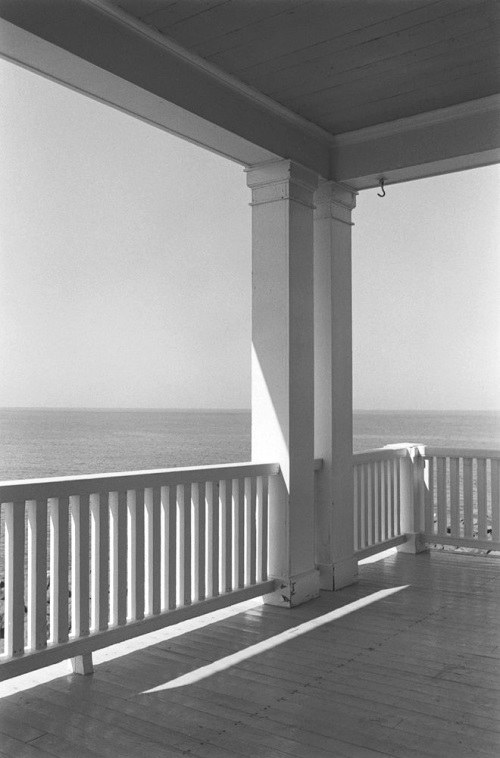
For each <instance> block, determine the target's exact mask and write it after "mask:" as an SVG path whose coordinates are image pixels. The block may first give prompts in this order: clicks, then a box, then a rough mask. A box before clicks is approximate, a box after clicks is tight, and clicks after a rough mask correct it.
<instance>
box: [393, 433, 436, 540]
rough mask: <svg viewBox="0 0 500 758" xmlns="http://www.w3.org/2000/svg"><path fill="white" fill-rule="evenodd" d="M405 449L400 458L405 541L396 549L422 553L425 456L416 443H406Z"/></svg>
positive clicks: (402, 522)
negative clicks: (405, 454)
mask: <svg viewBox="0 0 500 758" xmlns="http://www.w3.org/2000/svg"><path fill="white" fill-rule="evenodd" d="M388 447H391V446H390V445H389V446H388ZM407 450H408V455H407V456H405V457H404V458H400V482H401V485H400V486H401V531H402V532H403V533H404V535H405V542H403V544H402V545H399V546H398V551H399V552H401V553H422V552H423V551H424V550H426V549H427V543H426V539H425V526H424V509H425V488H426V483H425V458H424V457H423V456H422V455H421V453H420V450H419V448H418V446H417V445H408V446H407Z"/></svg>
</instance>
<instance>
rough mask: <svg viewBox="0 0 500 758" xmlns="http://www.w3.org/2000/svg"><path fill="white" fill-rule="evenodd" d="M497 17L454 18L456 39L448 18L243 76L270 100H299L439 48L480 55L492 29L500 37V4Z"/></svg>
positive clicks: (430, 53)
mask: <svg viewBox="0 0 500 758" xmlns="http://www.w3.org/2000/svg"><path fill="white" fill-rule="evenodd" d="M495 15H496V17H494V16H493V14H491V16H485V15H484V14H477V13H473V14H472V13H467V14H460V15H459V16H458V14H457V15H455V16H454V25H453V35H452V36H450V26H449V23H448V22H445V20H441V21H440V23H432V24H420V25H418V26H416V27H414V26H412V27H409V28H407V29H404V30H399V31H397V32H393V33H392V34H387V35H385V36H375V37H374V38H373V39H370V40H366V41H365V42H363V43H361V42H359V39H358V40H357V41H356V42H355V43H354V42H353V44H352V46H351V47H349V48H346V49H344V50H342V51H339V52H336V53H333V52H330V53H329V54H327V55H325V56H324V57H321V58H316V59H315V60H314V61H310V62H309V63H304V64H302V65H300V66H294V67H293V68H289V69H285V70H281V71H279V72H277V73H275V74H273V73H270V74H268V75H266V76H264V75H261V76H259V77H258V78H255V77H248V76H244V77H243V78H244V79H245V80H246V81H249V82H250V83H251V84H252V86H255V87H257V88H260V89H262V91H265V92H266V94H268V95H269V96H270V97H278V98H280V99H283V98H286V97H288V96H294V97H296V98H299V97H301V96H302V95H303V94H309V93H311V92H314V91H315V90H316V91H317V90H319V89H320V88H323V89H326V86H327V85H328V84H329V83H331V84H332V86H333V85H334V84H335V83H336V80H337V78H339V77H345V80H346V81H347V80H348V77H349V74H350V73H351V72H353V74H354V75H355V74H356V73H357V72H360V73H361V74H363V73H364V69H366V68H367V67H371V68H373V70H374V71H375V70H377V71H379V72H382V71H385V70H388V69H390V68H391V66H394V67H400V66H401V67H404V66H406V65H407V64H408V63H410V64H411V63H412V62H413V61H418V60H419V59H424V58H431V57H433V56H435V55H436V50H437V52H438V53H439V54H442V55H445V54H446V53H447V52H448V51H451V52H453V51H455V50H456V49H457V48H459V47H461V46H463V47H464V48H466V47H467V45H468V44H473V45H476V47H477V50H476V52H477V53H478V54H480V52H481V45H480V42H481V37H482V35H484V34H485V33H488V32H492V31H493V32H494V34H496V35H497V38H498V37H499V36H500V30H499V23H498V22H499V19H500V6H499V7H498V10H497V13H496V14H495ZM446 18H448V17H446ZM471 40H472V42H471ZM478 43H479V44H478ZM499 55H500V52H499ZM386 64H388V66H387V68H385V66H386ZM403 73H404V72H403Z"/></svg>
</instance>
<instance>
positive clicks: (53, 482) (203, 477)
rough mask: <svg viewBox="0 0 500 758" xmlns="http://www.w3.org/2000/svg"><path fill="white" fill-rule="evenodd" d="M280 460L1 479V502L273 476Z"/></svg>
mask: <svg viewBox="0 0 500 758" xmlns="http://www.w3.org/2000/svg"><path fill="white" fill-rule="evenodd" d="M279 471H280V466H279V463H227V464H220V465H213V466H196V467H189V468H169V469H153V470H146V471H126V472H119V473H110V474H89V475H86V476H64V477H57V478H46V479H45V478H44V479H23V480H19V481H17V480H12V481H6V482H0V502H1V503H10V502H18V501H24V500H37V499H45V498H51V497H70V496H71V495H95V494H98V493H100V492H124V491H126V490H133V489H141V488H147V487H163V486H169V485H170V486H174V485H177V484H187V483H196V482H218V481H220V480H223V479H240V478H244V477H251V476H274V475H275V474H278V473H279Z"/></svg>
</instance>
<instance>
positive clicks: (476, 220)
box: [0, 61, 500, 410]
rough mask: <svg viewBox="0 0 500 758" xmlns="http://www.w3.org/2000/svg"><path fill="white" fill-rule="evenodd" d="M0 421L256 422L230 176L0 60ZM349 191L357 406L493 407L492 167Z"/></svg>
mask: <svg viewBox="0 0 500 758" xmlns="http://www.w3.org/2000/svg"><path fill="white" fill-rule="evenodd" d="M0 84H1V87H2V93H3V94H2V98H3V106H2V110H1V114H0V204H1V207H2V213H1V214H0V362H1V370H0V406H3V407H19V406H23V407H111V408H123V407H137V408H201V407H203V408H248V407H249V406H250V354H251V351H250V346H251V323H250V319H251V216H250V213H251V210H250V207H249V202H250V195H249V190H248V189H247V187H246V181H245V174H244V172H243V169H242V167H241V166H239V165H238V164H235V163H232V162H230V161H227V160H226V159H223V158H221V157H220V156H217V155H214V154H211V153H209V152H207V151H205V150H202V149H201V148H198V147H196V146H194V145H191V144H189V143H187V142H185V141H182V140H179V139H178V138H176V137H173V136H171V135H169V134H167V133H165V132H163V131H161V130H159V129H155V128H153V127H151V126H149V125H147V124H144V123H142V122H141V121H139V120H137V119H134V118H131V117H130V116H127V115H125V114H123V113H120V112H119V111H117V110H114V109H111V108H109V107H107V106H104V105H102V104H100V103H97V102H95V101H93V100H91V99H89V98H86V97H84V96H82V95H80V94H78V93H75V92H73V91H71V90H69V89H66V88H64V87H61V86H60V85H57V84H55V83H54V82H51V81H48V80H46V79H43V78H41V77H39V76H37V75H35V74H33V73H31V72H28V71H25V70H24V69H21V68H19V67H16V66H14V65H12V64H10V63H7V62H5V61H0ZM386 193H387V194H386V197H385V198H379V197H377V190H367V191H364V192H362V193H360V194H359V196H358V202H357V208H356V210H355V212H354V216H353V220H354V222H355V226H354V230H353V350H354V353H353V356H354V357H353V362H354V406H355V408H358V409H421V410H426V409H435V410H436V409H438V410H439V409H446V410H461V409H471V410H472V409H475V410H488V409H500V390H499V388H500V254H499V253H500V250H499V248H500V167H499V166H493V167H486V168H483V169H478V170H475V171H467V172H461V173H457V174H451V175H448V176H443V177H437V178H433V179H425V180H420V181H417V182H412V183H407V184H400V185H393V186H391V185H388V186H387V187H386Z"/></svg>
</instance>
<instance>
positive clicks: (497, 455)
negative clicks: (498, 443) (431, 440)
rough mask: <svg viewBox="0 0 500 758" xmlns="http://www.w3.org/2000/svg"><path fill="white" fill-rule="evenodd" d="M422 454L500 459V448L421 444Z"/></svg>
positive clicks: (428, 455)
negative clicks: (483, 448) (484, 448)
mask: <svg viewBox="0 0 500 758" xmlns="http://www.w3.org/2000/svg"><path fill="white" fill-rule="evenodd" d="M418 447H419V451H420V454H421V455H422V456H423V457H424V458H434V457H436V458H494V459H500V450H481V449H480V448H476V449H469V448H460V447H431V446H428V445H419V446H418Z"/></svg>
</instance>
